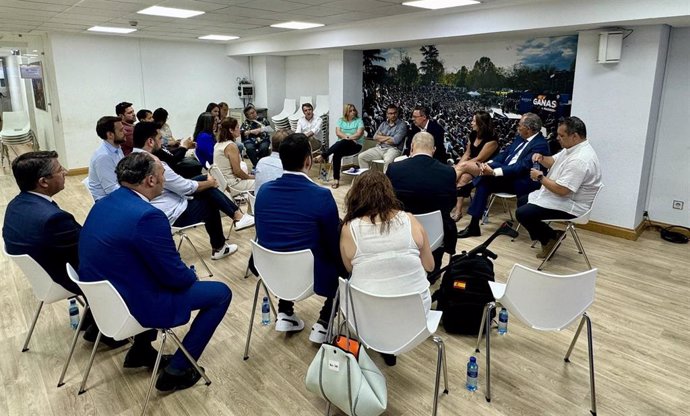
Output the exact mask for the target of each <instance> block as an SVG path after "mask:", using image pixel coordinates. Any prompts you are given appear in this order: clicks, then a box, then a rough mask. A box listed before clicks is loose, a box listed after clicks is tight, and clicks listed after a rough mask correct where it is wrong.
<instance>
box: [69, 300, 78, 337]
mask: <svg viewBox="0 0 690 416" xmlns="http://www.w3.org/2000/svg"><path fill="white" fill-rule="evenodd" d="M69 324H70V326H71V327H72V329H73V330H76V329H77V327H78V326H79V306H77V301H76V300H75V299H74V298H72V299H70V300H69Z"/></svg>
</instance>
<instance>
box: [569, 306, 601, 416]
mask: <svg viewBox="0 0 690 416" xmlns="http://www.w3.org/2000/svg"><path fill="white" fill-rule="evenodd" d="M585 322H587V354H588V358H589V394H590V400H591V405H592V408H591V409H590V411H589V412H590V413H591V414H592V415H594V416H596V414H597V395H596V389H595V384H594V344H593V340H592V320H591V319H590V318H589V315H587V312H585V313H583V314H582V319H581V320H580V324H579V325H578V326H577V331H575V336H574V337H573V340H572V342H571V343H570V347H569V348H568V352H567V353H566V354H565V358H564V359H563V360H564V361H565V362H566V363H569V362H570V353H571V352H572V351H573V347H574V346H575V342H577V338H578V337H579V336H580V332H581V331H582V326H583V325H584V323H585Z"/></svg>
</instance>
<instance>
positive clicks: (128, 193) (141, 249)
mask: <svg viewBox="0 0 690 416" xmlns="http://www.w3.org/2000/svg"><path fill="white" fill-rule="evenodd" d="M116 172H117V180H118V182H119V183H120V186H121V187H120V188H119V189H117V190H116V191H114V192H112V193H111V194H109V195H108V196H106V197H105V198H103V199H101V200H100V201H98V203H97V204H96V205H94V207H93V208H92V209H91V212H90V213H89V216H88V217H87V218H86V222H85V223H84V228H83V229H82V232H81V238H80V240H79V258H80V259H81V267H80V270H79V275H80V277H81V279H82V280H84V281H89V282H91V281H101V280H108V281H109V282H110V283H112V284H113V286H115V288H116V289H117V291H118V292H119V293H120V295H122V298H123V299H124V301H125V303H126V304H127V306H128V307H129V310H130V312H131V313H132V315H133V316H134V317H135V318H136V319H137V321H139V323H140V324H141V325H142V326H144V327H148V328H172V327H176V326H179V325H184V324H185V323H187V322H188V321H189V318H190V313H191V311H193V310H199V313H198V314H197V315H196V318H195V319H194V322H193V323H192V325H191V328H190V329H189V332H188V333H187V335H186V336H185V338H184V340H183V342H182V344H183V345H184V346H185V348H186V349H187V350H188V351H189V353H190V354H191V356H192V357H193V358H194V359H198V358H199V357H200V356H201V353H202V352H203V351H204V348H206V345H207V344H208V342H209V341H210V339H211V336H212V335H213V333H214V331H215V330H216V327H217V326H218V324H220V321H221V320H222V319H223V317H224V316H225V312H226V311H227V309H228V307H229V306H230V300H231V297H232V292H231V291H230V288H228V287H227V286H226V285H225V284H224V283H221V282H210V281H204V282H200V281H198V280H197V277H196V274H195V273H194V270H192V269H190V268H188V267H187V266H186V265H185V264H184V263H183V262H182V259H181V258H180V254H179V253H178V252H177V250H176V249H175V243H174V242H173V239H172V235H171V233H170V224H169V223H168V218H167V217H166V216H165V214H164V213H163V211H161V210H160V209H158V208H156V207H154V206H153V205H151V203H150V201H151V200H152V199H154V198H156V197H157V196H158V195H160V194H161V193H162V192H163V185H164V183H165V178H164V174H163V172H164V168H163V165H162V164H161V162H160V160H158V158H156V157H155V156H153V155H151V154H149V153H146V152H139V153H132V154H131V155H129V156H127V157H125V158H124V159H122V160H121V161H120V162H119V163H118V164H117V168H116ZM148 332H151V331H148ZM153 338H155V332H154V333H153ZM135 345H136V343H135ZM149 348H151V349H153V348H152V347H151V346H150V345H149ZM132 349H134V347H132ZM149 351H150V350H149ZM146 355H150V353H148V354H146ZM200 377H201V375H200V373H199V372H198V371H196V370H195V369H194V367H193V366H192V365H191V363H189V361H188V360H187V358H186V357H185V356H184V354H183V353H182V352H181V351H179V350H178V351H177V352H176V353H175V355H174V356H173V358H172V360H171V361H170V364H169V365H167V367H166V368H165V370H164V371H163V372H161V374H160V376H159V377H158V380H157V382H156V388H157V389H158V390H161V391H172V390H181V389H185V388H188V387H191V386H193V385H194V384H195V383H196V382H197V381H198V380H199V378H200Z"/></svg>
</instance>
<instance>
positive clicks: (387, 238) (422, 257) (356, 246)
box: [340, 170, 434, 314]
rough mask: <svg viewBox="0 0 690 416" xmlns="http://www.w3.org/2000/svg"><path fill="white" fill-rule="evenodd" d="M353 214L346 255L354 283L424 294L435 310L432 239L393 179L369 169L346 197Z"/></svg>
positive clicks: (344, 239) (344, 237) (346, 228)
mask: <svg viewBox="0 0 690 416" xmlns="http://www.w3.org/2000/svg"><path fill="white" fill-rule="evenodd" d="M345 204H346V207H347V214H346V215H345V219H344V221H343V222H344V225H343V230H342V233H341V236H340V253H341V256H342V258H343V263H344V264H345V268H346V269H347V270H348V271H351V272H352V275H351V277H350V282H351V284H352V286H355V287H357V288H359V289H362V290H364V291H367V292H370V293H373V294H377V295H402V294H407V293H421V294H422V298H423V299H422V300H423V302H424V308H425V312H427V314H428V312H429V309H430V308H431V295H430V294H429V281H428V280H427V278H426V276H427V271H429V272H430V271H432V270H433V269H434V258H433V256H432V255H431V248H430V247H429V238H428V237H427V234H426V232H425V231H424V228H423V227H422V225H421V224H420V223H419V222H418V221H417V219H416V218H415V217H414V216H412V214H408V213H406V212H403V211H402V210H401V204H400V202H399V201H398V199H397V198H396V196H395V193H394V191H393V186H392V185H391V183H390V181H389V179H388V178H387V177H386V176H385V175H384V174H383V173H381V172H377V171H372V170H369V171H366V172H365V173H363V174H361V175H360V176H359V178H358V179H357V181H356V182H355V183H354V184H353V185H352V187H351V188H350V191H349V192H348V193H347V196H346V197H345Z"/></svg>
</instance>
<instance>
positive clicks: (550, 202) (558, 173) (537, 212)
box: [515, 117, 602, 259]
mask: <svg viewBox="0 0 690 416" xmlns="http://www.w3.org/2000/svg"><path fill="white" fill-rule="evenodd" d="M558 142H559V143H560V145H561V147H562V148H563V149H564V150H562V151H560V152H559V153H557V154H555V155H554V156H544V155H542V154H540V153H535V154H534V155H532V160H533V161H534V162H538V163H540V164H541V165H542V166H544V167H546V168H547V169H549V174H548V175H546V176H544V174H543V173H542V172H541V171H540V170H537V169H532V171H531V172H530V175H531V177H532V180H535V181H537V182H538V183H540V184H541V188H539V190H537V191H534V192H532V193H531V194H529V200H528V203H527V204H525V205H523V206H521V207H520V208H518V210H517V212H516V213H515V215H516V216H517V220H518V221H519V222H520V224H522V225H523V226H524V227H525V228H526V229H527V231H528V232H529V236H530V238H531V239H532V241H535V240H538V241H539V242H540V243H541V252H540V253H538V254H537V258H540V259H543V258H545V257H546V256H547V255H548V254H549V252H550V251H551V249H553V246H554V245H555V244H556V243H557V242H558V240H559V239H560V236H561V234H563V231H555V230H553V229H552V228H551V227H549V225H548V224H546V223H544V222H542V220H548V219H567V218H575V217H578V216H580V215H582V214H584V213H585V212H587V210H589V209H590V208H591V206H592V201H593V200H594V196H595V195H596V194H597V192H598V191H599V188H601V186H602V183H601V168H600V166H599V159H598V158H597V154H596V153H595V152H594V149H593V148H592V146H591V145H590V144H589V141H588V140H587V127H586V126H585V123H583V122H582V120H580V119H579V118H577V117H568V118H566V119H565V120H563V121H562V122H561V123H560V124H559V125H558Z"/></svg>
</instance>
